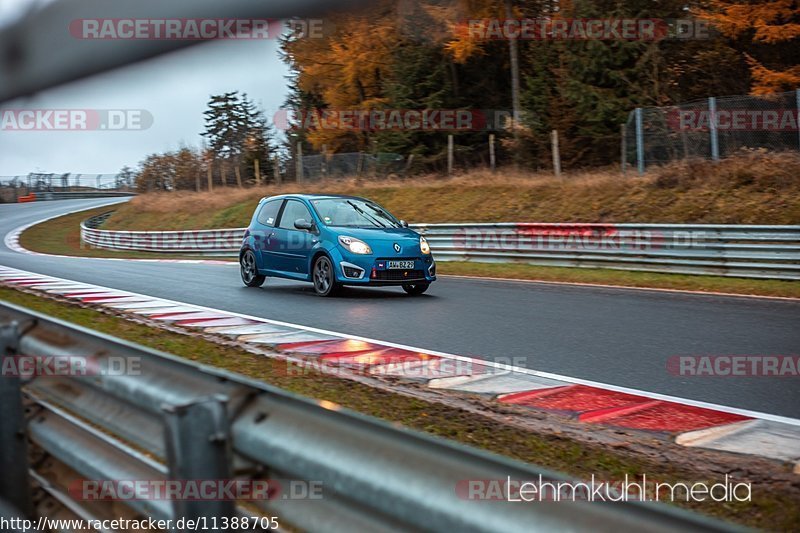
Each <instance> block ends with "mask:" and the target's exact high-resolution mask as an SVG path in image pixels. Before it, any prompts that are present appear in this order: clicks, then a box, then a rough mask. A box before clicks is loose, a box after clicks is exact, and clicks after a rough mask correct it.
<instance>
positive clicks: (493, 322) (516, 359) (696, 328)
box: [0, 199, 800, 418]
mask: <svg viewBox="0 0 800 533" xmlns="http://www.w3.org/2000/svg"><path fill="white" fill-rule="evenodd" d="M116 201H119V200H118V199H115V200H67V201H58V202H36V203H28V204H0V235H3V236H5V235H6V234H7V233H8V232H10V231H11V230H13V229H15V228H17V227H19V226H21V225H23V224H28V223H31V222H35V221H38V220H41V219H44V218H48V217H51V216H54V215H58V214H61V213H66V212H69V211H74V210H76V209H80V208H83V207H85V208H91V207H95V206H98V205H102V204H105V203H113V202H116ZM0 264H2V265H5V266H10V267H14V268H19V269H23V270H28V271H31V272H38V273H42V274H47V275H51V276H58V277H62V278H66V279H70V280H75V281H81V282H86V283H94V284H97V285H102V286H106V287H112V288H116V289H122V290H128V291H132V292H138V293H143V294H148V295H152V296H157V297H161V298H168V299H173V300H178V301H183V302H189V303H193V304H197V305H203V306H208V307H213V308H216V309H222V310H227V311H234V312H238V313H244V314H249V315H255V316H259V317H263V318H269V319H274V320H282V321H286V322H292V323H295V324H302V325H306V326H313V327H317V328H322V329H327V330H332V331H337V332H342V333H349V334H352V335H359V336H363V337H369V338H373V339H379V340H384V341H389V342H395V343H400V344H406V345H410V346H415V347H419V348H425V349H429V350H436V351H441V352H447V353H453V354H459V355H469V356H475V357H479V358H483V359H495V358H501V359H500V360H501V362H504V363H511V362H513V363H514V364H517V365H518V366H524V367H527V368H531V369H535V370H540V371H544V372H552V373H556V374H561V375H564V376H572V377H576V378H582V379H588V380H594V381H599V382H603V383H609V384H612V385H618V386H623V387H629V388H634V389H640V390H646V391H650V392H656V393H661V394H668V395H672V396H678V397H683V398H688V399H692V400H698V401H704V402H710V403H715V404H721V405H727V406H731V407H737V408H741V409H750V410H753V411H761V412H765V413H770V414H775V415H782V416H788V417H794V418H800V401H799V400H800V378H797V377H780V378H776V377H750V378H731V377H679V376H674V375H671V374H670V373H669V372H668V371H667V369H666V362H667V359H668V358H669V357H671V356H676V355H734V354H735V355H793V354H794V355H797V354H798V353H800V301H780V300H770V299H758V298H739V297H721V296H713V295H698V294H688V293H677V292H676V293H670V292H657V291H645V290H633V289H610V288H599V287H597V288H595V287H579V286H567V285H554V284H543V283H528V282H502V281H489V280H467V279H457V278H447V277H444V278H440V279H439V281H437V282H436V283H435V284H434V285H433V286H432V287H431V289H430V291H429V292H428V293H427V294H426V295H424V296H422V297H416V298H412V297H408V296H406V295H405V293H404V292H402V291H401V290H400V289H396V288H391V289H349V290H347V291H345V293H344V294H343V295H342V296H341V297H338V298H335V299H322V298H319V297H317V296H316V295H315V294H314V291H313V289H312V287H311V285H310V284H304V283H295V282H289V281H282V280H273V279H269V280H268V281H267V283H266V284H265V285H264V287H263V288H261V289H247V288H245V287H243V286H242V284H241V281H240V279H239V272H238V269H237V268H235V267H234V266H225V265H208V264H179V263H147V262H141V261H104V260H97V259H78V258H66V257H65V258H61V257H45V256H37V255H30V254H22V253H18V252H15V251H13V250H10V249H8V248H7V247H6V246H5V244H2V243H0Z"/></svg>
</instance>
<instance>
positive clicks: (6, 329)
mask: <svg viewBox="0 0 800 533" xmlns="http://www.w3.org/2000/svg"><path fill="white" fill-rule="evenodd" d="M18 343H19V326H18V324H17V322H11V323H10V324H3V325H0V364H2V363H4V362H5V358H6V357H14V356H15V355H16V354H17V345H18ZM3 367H5V364H3ZM0 471H1V472H2V473H3V474H2V475H0V499H2V500H6V501H7V502H9V503H10V504H11V505H13V506H14V507H16V508H17V510H19V511H20V512H22V513H24V514H25V515H27V516H30V515H32V514H33V504H32V500H31V492H30V487H31V483H30V479H29V477H28V439H27V437H26V436H25V411H24V408H23V405H22V383H21V381H20V376H16V375H12V376H3V377H2V378H1V379H0Z"/></svg>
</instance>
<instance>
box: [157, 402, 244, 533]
mask: <svg viewBox="0 0 800 533" xmlns="http://www.w3.org/2000/svg"><path fill="white" fill-rule="evenodd" d="M227 401H228V399H227V398H226V397H224V396H219V395H216V396H210V397H206V398H199V399H197V400H195V401H193V402H191V403H188V404H185V405H164V406H163V407H162V409H163V411H164V421H165V437H166V448H167V449H166V452H167V454H166V455H167V465H168V468H169V473H168V477H169V479H171V480H184V481H185V480H192V481H197V482H200V481H201V480H212V481H215V482H217V483H221V482H224V481H227V480H231V479H232V478H233V472H232V467H231V463H232V452H231V438H230V429H229V427H228V420H227V413H226V404H227ZM173 505H174V513H175V517H176V518H177V517H180V518H186V519H192V520H196V519H198V518H201V517H204V516H205V517H213V516H216V517H222V516H228V517H230V516H234V515H235V513H236V502H235V501H234V500H231V499H216V500H214V501H212V500H210V499H209V500H203V499H188V500H180V499H178V500H175V502H174V504H173ZM174 531H177V530H174Z"/></svg>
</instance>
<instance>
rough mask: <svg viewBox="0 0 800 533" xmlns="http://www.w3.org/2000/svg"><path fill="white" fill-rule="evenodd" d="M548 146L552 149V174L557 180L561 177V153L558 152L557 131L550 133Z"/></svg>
mask: <svg viewBox="0 0 800 533" xmlns="http://www.w3.org/2000/svg"><path fill="white" fill-rule="evenodd" d="M550 144H551V145H552V147H553V172H554V173H555V175H556V177H557V178H560V177H561V152H559V150H558V130H553V131H551V132H550Z"/></svg>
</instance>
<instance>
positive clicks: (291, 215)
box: [278, 200, 313, 229]
mask: <svg viewBox="0 0 800 533" xmlns="http://www.w3.org/2000/svg"><path fill="white" fill-rule="evenodd" d="M298 218H303V219H305V220H308V221H311V220H313V219H312V218H311V213H310V212H309V210H308V208H307V207H306V206H305V204H303V202H300V201H299V200H287V201H286V207H284V208H283V214H282V215H281V220H280V222H279V223H278V227H279V228H283V229H295V227H294V222H295V220H297V219H298Z"/></svg>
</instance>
